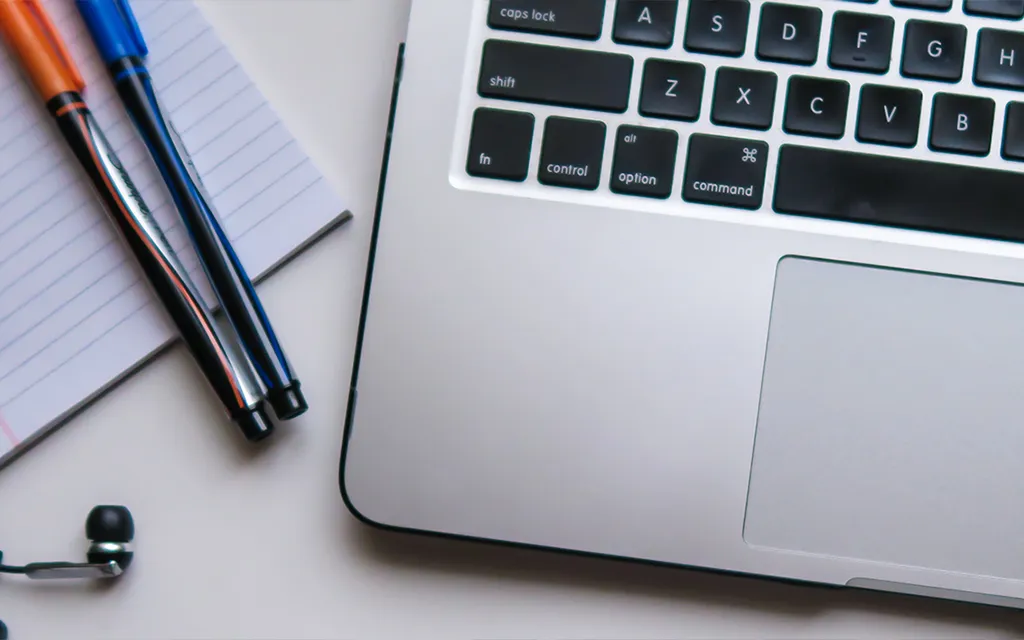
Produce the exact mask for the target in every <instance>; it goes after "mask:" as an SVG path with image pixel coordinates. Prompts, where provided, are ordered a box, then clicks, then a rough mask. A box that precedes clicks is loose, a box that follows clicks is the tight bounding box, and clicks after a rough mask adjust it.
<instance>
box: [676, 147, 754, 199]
mask: <svg viewBox="0 0 1024 640" xmlns="http://www.w3.org/2000/svg"><path fill="white" fill-rule="evenodd" d="M767 167H768V145H767V144H765V143H764V142H761V141H760V140H741V139H739V138H723V137H721V136H707V135H702V134H694V135H692V136H690V148H689V151H687V154H686V177H685V178H683V199H684V200H686V201H688V202H702V203H704V204H717V205H724V206H728V207H740V208H743V209H759V208H761V200H762V196H763V194H764V173H765V169H766V168H767Z"/></svg>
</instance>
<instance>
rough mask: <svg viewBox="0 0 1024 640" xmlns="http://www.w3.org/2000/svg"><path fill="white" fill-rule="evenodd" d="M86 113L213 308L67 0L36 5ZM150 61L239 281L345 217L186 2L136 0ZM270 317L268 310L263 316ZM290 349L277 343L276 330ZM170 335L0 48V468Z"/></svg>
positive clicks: (162, 191) (167, 202) (165, 197)
mask: <svg viewBox="0 0 1024 640" xmlns="http://www.w3.org/2000/svg"><path fill="white" fill-rule="evenodd" d="M44 5H45V6H46V8H47V10H48V11H49V12H50V15H51V17H52V18H53V21H54V23H55V24H56V25H57V28H58V30H59V31H60V33H61V34H62V35H63V36H64V38H65V39H66V40H67V44H68V47H69V48H70V49H71V51H72V54H73V56H74V58H75V60H76V62H77V63H78V65H79V67H80V68H81V71H82V74H83V76H84V77H85V79H86V82H87V84H88V87H87V89H86V92H85V97H86V101H87V102H88V103H89V106H90V108H91V109H92V111H93V113H94V115H95V117H96V120H97V121H98V122H99V124H100V127H101V128H102V129H103V130H104V132H105V133H106V135H107V137H108V139H109V140H110V143H111V144H112V145H113V147H114V148H115V149H116V150H117V153H118V155H119V156H120V158H121V160H122V163H123V164H124V166H125V167H126V168H127V170H128V172H129V174H130V175H131V176H132V179H133V180H134V182H135V183H136V186H137V187H138V189H139V192H140V193H141V195H142V197H143V199H144V200H145V201H146V203H147V205H149V208H150V209H151V211H152V212H153V215H154V217H155V218H156V219H157V221H158V222H159V223H160V224H161V225H162V226H163V228H164V230H165V233H166V235H167V238H168V240H169V241H170V242H171V244H172V245H173V246H174V247H175V249H176V250H177V251H178V252H179V255H180V256H181V258H182V261H183V262H184V264H185V265H186V267H188V269H189V271H190V273H191V274H192V276H193V278H194V280H195V282H196V284H197V285H198V286H199V287H200V289H201V290H202V293H203V294H204V296H205V297H206V299H207V301H208V303H209V304H210V306H211V308H212V307H214V306H215V300H214V298H213V296H212V293H211V290H210V287H209V285H208V284H207V283H206V281H205V278H204V277H203V275H202V271H201V269H200V267H199V262H198V260H197V258H196V255H195V253H194V252H193V250H192V249H191V245H190V243H189V241H188V237H187V235H186V232H185V230H184V229H183V227H182V223H181V220H180V218H179V217H178V213H177V211H176V210H175V209H174V207H173V203H172V201H171V199H170V196H169V194H168V193H167V192H166V188H165V187H164V184H163V182H162V181H161V179H160V176H159V173H158V172H157V170H156V168H155V166H154V165H153V162H152V160H151V159H150V157H149V156H148V154H147V153H146V149H145V146H144V145H143V143H142V142H141V140H140V138H139V137H138V135H137V134H136V132H135V130H134V128H133V126H132V124H131V121H130V120H129V118H128V117H127V115H126V114H125V112H124V109H123V107H122V106H121V104H120V102H119V101H118V99H117V95H116V92H115V90H114V88H113V85H112V83H111V81H110V79H109V77H108V75H107V73H106V71H105V69H104V67H103V64H102V62H101V61H100V60H99V57H98V55H97V53H96V51H95V49H94V46H93V44H92V42H91V40H90V39H89V36H88V32H87V31H86V29H85V25H84V23H83V22H82V20H81V18H80V17H79V15H78V13H77V10H76V9H75V7H74V3H73V2H71V1H70V0H44ZM132 7H133V9H134V11H135V13H136V17H137V18H138V21H139V24H140V26H141V28H142V30H143V32H144V33H145V36H146V40H147V43H148V44H149V47H150V55H149V58H148V66H149V68H150V72H151V74H152V76H153V82H154V85H155V86H156V88H157V91H158V92H159V93H160V94H161V97H162V99H163V102H164V105H165V107H166V108H167V110H168V111H169V113H170V118H171V120H172V121H173V123H174V126H175V128H176V129H177V130H178V132H179V133H180V134H181V137H182V139H183V141H184V143H185V145H186V147H187V148H188V149H189V151H190V152H191V154H192V156H193V160H194V161H195V165H196V168H197V169H198V171H199V173H200V175H201V176H202V178H203V182H204V183H205V185H206V187H207V190H208V191H209V192H210V193H211V195H212V197H213V201H214V206H215V207H216V208H217V210H218V214H219V217H220V219H221V222H222V224H223V226H224V227H225V231H226V233H227V234H228V236H229V237H230V238H231V239H232V242H233V243H234V246H235V248H236V250H237V252H238V254H239V256H240V258H241V260H242V262H243V263H244V265H245V267H246V269H247V271H248V272H249V274H250V276H252V277H253V278H254V279H256V280H259V278H260V277H261V276H263V275H265V274H267V273H268V272H270V271H271V270H272V269H274V268H275V267H276V266H277V265H279V264H281V263H282V262H284V261H285V260H287V259H288V258H289V257H290V256H292V255H294V254H295V253H296V252H297V251H299V250H300V249H302V248H303V247H304V246H306V245H307V244H309V243H310V242H311V241H312V240H314V239H315V238H317V237H318V236H320V235H321V234H322V233H324V232H325V231H326V230H328V229H329V228H331V227H333V226H335V225H336V224H338V223H340V222H341V221H344V220H346V219H348V217H349V214H348V213H347V212H346V209H345V206H344V204H343V202H342V200H341V198H340V197H339V195H338V194H336V193H335V192H334V190H333V189H332V187H331V186H330V185H329V184H328V182H327V181H326V180H325V179H324V177H323V176H322V175H321V173H320V172H319V170H318V169H317V167H316V166H315V165H314V163H313V162H312V160H311V159H310V158H309V157H308V156H307V155H306V154H305V153H304V152H303V150H302V148H301V146H300V144H299V143H298V142H297V141H296V140H295V139H294V138H293V137H292V135H291V134H290V133H289V131H288V130H287V128H286V126H285V125H284V124H283V123H282V121H281V120H280V119H279V118H278V116H277V115H276V114H275V112H274V110H273V108H272V107H271V106H270V105H269V104H268V103H267V100H266V98H265V97H264V96H263V95H262V93H261V92H260V90H259V89H258V88H257V87H256V86H255V85H254V83H253V82H252V81H251V79H250V78H249V77H248V76H247V74H246V72H245V71H244V69H243V68H242V67H241V66H240V65H239V63H238V61H237V60H236V59H235V58H234V57H233V56H232V54H231V52H230V51H229V50H228V49H227V47H226V46H225V44H224V43H223V42H222V41H221V40H220V39H219V38H218V36H217V34H216V32H215V31H214V29H213V27H212V26H211V25H210V24H209V23H208V22H207V21H206V20H205V18H204V17H203V15H202V12H201V11H200V10H199V8H198V7H197V6H196V5H195V4H194V3H193V2H192V1H191V0H133V1H132ZM268 313H270V315H271V317H273V314H274V310H273V309H272V308H271V309H268ZM280 337H281V339H282V342H283V343H284V344H285V346H286V347H287V343H288V337H287V336H280ZM176 338H177V331H176V329H175V327H174V325H173V323H172V322H171V321H170V320H169V319H168V317H167V315H166V313H165V312H164V310H163V308H162V307H161V305H160V303H159V300H158V299H157V298H156V296H155V295H154V294H152V292H151V291H150V289H149V285H148V283H147V282H146V281H145V280H144V279H143V278H142V276H141V272H140V271H139V269H138V267H137V265H136V263H135V261H134V258H133V257H132V255H131V254H130V253H129V252H128V250H127V249H126V248H125V247H124V246H123V245H122V241H121V239H120V236H119V235H118V234H117V232H116V230H115V228H114V226H113V225H112V223H111V222H110V220H109V218H108V216H107V214H106V212H105V211H104V209H103V208H102V206H101V205H100V203H99V201H98V199H97V198H96V197H95V196H94V194H93V192H92V190H91V186H90V184H89V182H88V180H87V178H86V177H85V175H84V173H83V171H82V169H81V167H80V166H79V165H78V164H77V162H76V161H75V160H74V158H73V157H72V156H71V155H70V152H69V151H68V150H67V149H66V147H65V143H64V142H63V139H62V138H61V137H60V135H59V133H58V132H57V130H56V126H55V125H54V123H53V121H52V119H51V118H50V117H49V116H48V115H47V114H46V112H45V110H44V109H43V107H42V105H41V104H40V100H39V99H38V97H37V95H36V94H35V93H33V91H32V90H31V88H30V86H29V85H28V83H27V82H26V81H25V80H24V78H23V75H22V73H21V70H20V68H19V66H18V64H17V61H16V60H15V59H14V58H13V57H12V55H11V54H10V53H9V51H8V50H7V48H6V47H4V46H2V43H0V465H3V464H5V463H7V462H10V461H11V460H12V459H14V458H15V457H16V456H17V454H18V453H19V452H21V451H23V450H24V449H25V448H27V447H28V446H29V445H30V444H31V443H32V442H34V441H37V440H38V439H39V438H41V437H43V436H44V435H45V434H46V433H49V432H50V431H52V429H53V428H55V427H56V426H58V425H60V424H62V423H63V422H64V421H66V419H67V418H68V417H70V416H71V415H73V414H74V413H75V412H76V411H78V410H80V409H81V408H82V407H83V406H85V405H86V404H88V403H89V402H90V401H91V400H92V399H94V398H96V397H97V396H98V395H100V394H101V393H103V392H104V391H105V390H107V389H109V388H110V387H112V386H113V385H114V384H115V383H116V382H117V381H118V380H120V379H122V378H123V377H124V376H125V375H127V374H128V373H129V372H131V371H133V370H135V369H136V368H137V367H139V366H140V365H142V364H143V363H145V362H146V361H147V360H148V359H150V358H151V357H152V356H153V355H154V354H156V353H157V352H159V351H160V350H161V349H162V348H163V347H165V346H166V345H167V344H169V343H171V342H172V341H173V340H175V339H176Z"/></svg>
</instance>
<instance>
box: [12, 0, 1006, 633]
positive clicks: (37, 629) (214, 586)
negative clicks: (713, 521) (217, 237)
mask: <svg viewBox="0 0 1024 640" xmlns="http://www.w3.org/2000/svg"><path fill="white" fill-rule="evenodd" d="M408 3H409V0H287V1H284V0H278V1H268V0H248V1H237V0H236V1H232V0H206V2H205V3H204V5H203V7H204V9H205V10H206V12H207V14H208V16H209V17H210V19H211V20H212V21H213V22H214V24H215V26H216V27H218V28H219V29H220V31H221V33H222V34H223V36H224V37H225V38H226V39H227V40H228V42H229V43H230V44H231V45H232V47H233V48H234V50H235V51H236V53H237V55H238V56H239V57H240V59H241V60H242V62H243V63H244V64H245V65H246V66H247V68H248V69H249V70H250V73H251V74H252V75H253V76H254V77H255V79H256V81H257V82H258V83H259V84H260V85H261V86H262V88H263V89H264V91H265V92H266V93H267V94H268V96H269V97H270V99H271V101H272V102H273V103H274V104H275V105H276V107H277V108H278V109H279V111H280V113H281V114H282V116H283V117H284V118H285V120H286V121H287V122H288V124H289V125H290V126H291V128H292V129H293V131H294V132H295V134H296V135H297V136H298V137H299V138H300V140H301V141H302V142H303V144H304V145H305V146H306V148H307V149H308V151H309V152H310V153H311V154H312V155H313V156H314V157H315V158H316V159H317V161H318V162H319V164H320V165H321V167H322V168H323V169H324V171H325V172H326V173H327V175H328V176H329V177H330V178H331V179H332V180H333V181H334V183H335V184H336V185H337V187H338V189H339V190H340V191H341V193H343V194H345V195H346V197H347V198H348V202H349V203H350V207H351V209H352V211H353V212H354V214H355V215H356V218H355V220H354V221H353V222H351V223H350V224H348V225H346V226H345V227H343V228H341V229H339V230H337V231H335V232H334V233H332V234H331V235H330V236H328V237H327V238H325V239H324V240H323V241H322V242H320V243H319V244H318V245H317V246H315V247H314V248H312V249H311V250H309V251H308V252H307V253H305V254H304V255H302V256H301V257H299V258H298V259H297V260H296V261H295V262H294V263H292V264H291V265H290V266H288V267H287V268H286V269H284V270H283V271H281V272H280V273H278V274H277V275H275V276H273V277H272V278H271V279H270V280H269V281H268V282H266V284H265V285H264V286H262V287H261V291H262V293H263V296H264V301H265V303H266V305H267V306H268V307H269V308H270V309H271V311H272V314H273V316H274V318H275V321H276V323H277V324H278V327H279V330H280V333H281V334H282V336H283V340H284V341H285V343H286V345H287V348H288V349H289V355H290V357H291V358H292V360H293V361H294V364H295V366H296V368H297V369H298V371H299V372H300V373H301V376H302V379H303V382H304V385H305V389H306V390H307V394H308V396H309V398H310V400H311V404H312V409H311V410H310V411H309V413H308V414H307V415H306V416H305V417H304V418H303V419H302V420H301V423H300V424H298V425H296V426H295V427H293V428H291V429H288V430H286V431H285V432H283V433H281V434H280V435H279V436H278V438H277V441H276V442H275V443H274V444H273V446H271V447H269V448H267V449H266V451H264V452H263V453H262V454H261V455H258V456H254V455H251V454H249V453H247V447H245V446H243V445H240V444H238V443H237V440H236V439H235V437H234V436H235V434H234V433H232V432H231V430H230V426H226V425H225V424H224V422H223V421H222V419H221V413H220V410H219V409H218V407H216V406H214V405H213V404H211V403H210V402H209V401H207V400H205V398H209V397H210V394H209V393H208V392H207V391H206V390H205V389H203V387H202V383H201V381H200V379H199V378H197V377H196V376H195V374H194V368H193V365H192V363H191V362H190V361H189V359H188V357H187V355H186V354H185V352H184V351H183V350H182V349H181V348H176V349H174V350H172V351H171V352H170V353H168V354H166V355H164V356H163V357H161V358H159V359H158V360H157V361H156V362H154V363H153V364H151V365H150V366H148V367H146V368H145V369H144V370H142V371H141V372H140V373H139V374H137V375H135V376H134V377H133V378H131V379H130V380H129V381H127V382H126V383H125V384H123V385H121V386H120V387H119V388H118V389H116V390H115V391H114V392H112V393H111V394H109V395H107V396H106V397H105V398H103V399H102V400H100V401H99V402H97V403H96V404H94V405H93V406H91V407H90V408H88V409H87V410H86V411H84V412H83V413H82V414H80V415H79V416H77V417H76V418H75V419H73V420H72V421H71V422H69V423H68V424H67V425H66V426H65V427H63V428H62V429H61V430H59V431H58V432H56V433H55V434H54V435H52V436H51V437H49V438H48V439H46V440H45V441H44V442H43V443H42V444H41V445H40V446H38V447H36V448H35V449H34V450H33V451H31V452H30V453H29V454H28V455H26V456H25V457H23V458H22V459H20V460H18V461H16V462H15V463H14V464H13V465H11V466H9V467H7V468H6V469H4V470H2V471H0V513H2V516H0V549H3V550H5V551H6V552H7V553H8V558H9V560H10V561H11V562H21V561H31V560H44V559H46V560H49V559H78V558H82V557H84V548H85V542H84V537H83V534H84V532H83V526H84V520H85V516H86V514H87V513H88V511H89V509H90V508H91V507H92V506H93V505H94V504H96V503H121V504H126V505H128V506H129V507H130V508H131V509H132V510H133V512H134V514H135V517H136V522H137V527H138V530H137V537H136V544H137V558H136V560H135V564H134V566H133V567H132V569H131V571H130V572H129V574H128V575H126V576H125V578H124V579H123V580H122V581H121V582H120V583H119V584H117V585H115V586H114V587H113V588H97V587H96V586H94V585H89V584H82V583H71V584H68V583H59V584H57V583H50V584H45V583H29V582H27V581H23V580H18V579H4V580H0V618H2V619H3V620H5V621H6V622H7V624H8V626H9V627H10V628H11V632H12V638H13V639H14V640H20V639H22V638H31V639H33V640H38V639H49V638H61V639H63V638H68V639H70V638H76V639H80V640H86V639H90V638H104V639H115V638H125V639H128V638H131V639H134V640H139V639H144V638H154V639H157V638H159V639H167V638H175V639H177V638H246V639H257V638H331V639H335V638H401V639H403V640H407V639H410V638H428V637H430V638H433V637H436V638H448V639H456V638H466V639H469V638H621V639H625V638H656V637H657V638H697V637H701V638H710V637H729V638H740V637H757V638H769V637H778V638H827V637H844V638H851V637H861V638H863V637H884V638H898V637H917V638H923V637H929V638H935V637H959V638H964V637H998V636H1009V635H1016V636H1019V635H1022V634H1024V622H1022V615H1021V614H1018V613H1015V612H1009V611H999V610H992V609H984V608H979V607H970V606H966V605H957V604H951V603H942V602H932V601H922V600H916V599H910V598H903V597H896V596H888V595H881V594H868V593H851V592H839V591H836V592H833V591H827V590H819V589H812V588H807V587H797V586H789V585H782V584H775V583H768V582H761V581H754V580H740V579H734V578H727V577H723V576H713V575H707V574H697V573H692V572H686V571H674V570H668V569H658V568H652V567H645V566H637V565H632V564H626V563H618V562H610V561H602V560H593V559H585V558H576V557H566V556H558V555H553V554H545V553H539V552H529V551H523V550H512V549H505V548H500V547H491V546H485V545H475V544H473V545H471V544H466V543H457V542H450V541H441V540H435V539H426V538H411V537H402V536H396V535H393V534H382V533H379V532H375V531H371V530H369V529H367V528H365V527H364V526H363V525H361V524H359V523H357V522H356V520H355V519H354V518H353V517H351V516H350V515H349V513H348V512H347V511H346V509H345V506H344V505H343V503H342V500H341V497H340V494H339V492H338V484H337V471H338V458H339V452H340V443H341V434H342V425H343V416H344V410H345V401H346V386H347V384H348V381H349V373H350V370H351V363H352V350H353V346H354V341H355V333H356V331H355V327H356V323H357V320H358V315H359V299H360V295H361V292H362V285H363V277H364V269H365V262H366V254H367V249H368V246H369V238H370V229H371V224H372V217H373V208H374V199H375V196H376V188H377V179H378V170H379V166H380V158H381V151H382V141H383V132H384V129H385V123H386V118H387V107H388V102H389V98H390V82H391V78H392V75H391V74H392V70H393V64H394V58H395V52H396V47H397V43H398V42H399V41H400V39H401V37H402V34H403V33H404V27H405V25H404V21H405V17H406V15H407V12H408ZM264 34H276V35H273V36H271V37H267V36H265V35H264ZM310 64H312V65H315V66H320V67H321V68H322V69H323V74H324V77H325V78H326V79H328V81H329V83H328V84H327V85H321V86H317V87H315V90H314V88H313V87H310V86H308V85H307V84H305V83H304V82H303V74H302V73H295V72H294V71H293V70H292V69H293V65H304V66H306V67H309V66H310ZM306 77H307V78H312V77H315V74H312V73H308V74H306ZM30 514H31V516H30Z"/></svg>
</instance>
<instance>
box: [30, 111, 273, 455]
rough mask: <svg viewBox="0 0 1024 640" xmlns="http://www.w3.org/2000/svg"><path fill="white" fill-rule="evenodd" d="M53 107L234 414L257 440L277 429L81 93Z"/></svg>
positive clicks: (96, 187)
mask: <svg viewBox="0 0 1024 640" xmlns="http://www.w3.org/2000/svg"><path fill="white" fill-rule="evenodd" d="M47 107H48V108H49V109H50V112H51V114H52V115H53V116H54V117H55V119H56V121H57V125H58V128H59V129H60V132H61V133H62V134H63V136H64V138H65V139H66V141H67V143H68V145H69V146H70V148H71V150H72V152H73V153H74V155H75V157H76V158H77V159H78V161H79V163H80V164H81V165H82V167H83V169H84V170H85V172H86V174H87V175H88V176H89V179H90V181H91V183H92V186H93V188H94V191H95V192H96V194H97V196H98V197H99V199H100V200H101V201H102V202H103V204H104V208H105V209H106V211H107V213H108V215H109V217H110V219H111V221H112V222H113V223H114V226H115V227H116V228H117V230H118V232H119V235H120V236H121V238H122V240H123V241H124V244H125V245H126V246H127V248H128V249H129V251H130V252H131V253H132V255H133V257H134V258H135V260H136V262H137V263H138V265H139V267H140V268H141V271H142V273H143V275H144V276H145V278H146V280H147V281H148V283H149V285H150V287H151V289H152V290H153V292H154V293H155V294H156V295H157V296H158V298H159V299H160V301H161V302H162V304H163V306H164V308H165V309H166V311H167V313H168V315H169V316H170V318H171V320H172V321H173V322H174V324H175V326H176V327H177V329H178V331H179V333H180V334H181V337H182V339H183V340H184V342H185V344H186V345H187V347H188V349H189V351H190V352H191V354H192V356H193V357H194V358H195V360H196V361H197V363H198V364H199V366H200V368H201V370H202V372H203V374H204V375H205V377H206V379H207V380H208V381H209V384H210V386H212V387H213V389H214V391H215V392H216V394H217V395H218V397H219V398H220V400H221V402H222V403H223V404H224V406H225V408H226V409H227V410H228V413H229V414H230V416H231V418H232V419H233V420H234V421H235V422H236V423H238V425H239V427H240V428H241V429H242V430H243V432H245V434H246V437H248V438H249V439H251V440H255V439H260V438H261V437H263V435H269V433H270V431H271V430H272V427H271V426H270V422H269V420H268V419H267V418H266V416H265V415H263V414H262V408H261V402H262V399H263V398H262V389H261V388H260V387H259V385H258V384H257V383H256V381H255V380H254V379H253V378H252V377H251V373H250V372H249V371H248V370H247V369H246V368H245V367H243V366H241V365H240V364H239V363H238V362H237V359H236V357H235V356H233V355H232V354H231V351H230V349H229V348H227V344H226V339H225V337H224V336H223V335H222V333H221V331H220V330H219V328H218V327H217V325H216V324H215V322H214V320H213V317H212V314H211V313H210V312H209V310H208V308H207V307H206V305H205V303H204V302H203V300H202V297H201V296H200V295H199V293H198V291H197V290H196V288H195V286H194V285H193V284H192V282H191V279H190V278H189V276H188V272H187V271H186V270H185V268H184V266H183V265H182V264H181V261H180V259H179V258H178V256H177V255H176V253H175V252H174V250H173V248H172V247H171V245H170V243H168V242H167V239H166V238H165V237H164V235H163V232H162V231H161V229H160V227H159V225H158V224H157V223H156V221H155V219H154V218H153V217H152V215H151V213H150V211H149V209H148V208H147V207H146V204H145V202H144V201H143V200H142V197H141V195H140V194H139V193H138V190H137V189H136V187H135V185H134V184H133V183H132V181H131V179H130V178H129V176H128V174H127V172H126V171H125V169H124V167H123V166H122V165H121V162H120V160H119V159H118V158H117V155H116V154H115V152H114V150H113V148H112V147H111V146H110V144H109V143H108V142H107V140H106V138H105V137H104V135H103V133H102V131H100V129H99V127H98V126H96V123H95V122H94V120H93V117H92V114H91V113H90V112H89V110H88V108H87V107H86V105H85V103H84V102H83V101H82V98H81V96H79V95H78V94H76V93H73V92H68V93H65V94H62V95H60V96H57V97H56V98H54V99H53V100H51V101H50V102H49V103H48V104H47ZM261 425H264V426H261ZM262 431H265V432H266V433H265V434H261V433H260V432H262Z"/></svg>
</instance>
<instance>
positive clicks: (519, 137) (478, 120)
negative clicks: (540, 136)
mask: <svg viewBox="0 0 1024 640" xmlns="http://www.w3.org/2000/svg"><path fill="white" fill-rule="evenodd" d="M532 145H533V115H532V114H529V113H520V112H518V111H503V110H499V109H488V108H480V109H477V110H476V113H475V114H474V115H473V129H472V134H471V135H470V138H469V157H468V158H467V160H466V172H467V173H469V175H471V176H479V177H482V178H497V179H501V180H513V181H518V182H522V181H523V180H525V179H526V174H527V172H528V171H529V168H530V148H531V147H532Z"/></svg>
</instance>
